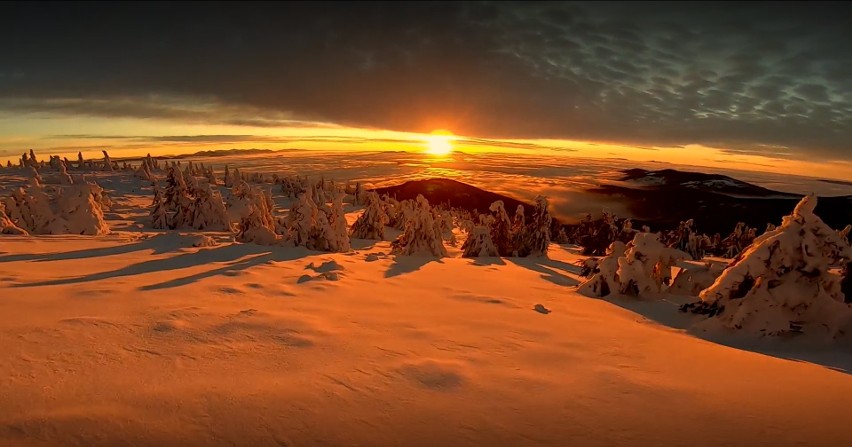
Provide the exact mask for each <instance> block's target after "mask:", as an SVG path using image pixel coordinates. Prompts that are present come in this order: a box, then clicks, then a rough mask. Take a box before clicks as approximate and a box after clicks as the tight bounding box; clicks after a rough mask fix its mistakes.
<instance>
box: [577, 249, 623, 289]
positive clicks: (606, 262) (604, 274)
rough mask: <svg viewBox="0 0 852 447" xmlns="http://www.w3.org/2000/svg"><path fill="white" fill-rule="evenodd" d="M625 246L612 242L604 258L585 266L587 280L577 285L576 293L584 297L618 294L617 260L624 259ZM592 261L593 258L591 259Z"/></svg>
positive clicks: (619, 285)
mask: <svg viewBox="0 0 852 447" xmlns="http://www.w3.org/2000/svg"><path fill="white" fill-rule="evenodd" d="M626 251H627V246H626V245H625V244H624V242H621V241H614V242H612V243H611V244H609V247H608V248H607V250H606V256H605V257H604V258H603V259H598V260H597V261H596V262H592V263H588V264H586V267H587V268H588V270H589V271H588V272H586V273H588V274H589V276H590V277H589V279H588V280H586V281H585V282H583V283H582V284H580V285H579V287H578V288H577V291H578V292H580V293H582V294H583V295H586V296H596V297H603V296H608V295H610V294H612V293H620V291H621V281H620V279H619V277H618V260H619V258H622V257H624V253H625V252H626ZM593 259H594V258H593Z"/></svg>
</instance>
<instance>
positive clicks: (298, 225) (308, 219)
mask: <svg viewBox="0 0 852 447" xmlns="http://www.w3.org/2000/svg"><path fill="white" fill-rule="evenodd" d="M318 213H319V210H318V209H317V206H316V204H315V203H314V201H313V199H311V195H310V194H308V193H302V194H299V197H298V198H297V199H296V202H295V203H293V205H292V206H291V207H290V212H289V213H288V214H287V218H286V219H285V221H284V222H285V227H286V229H287V234H286V237H287V240H288V241H290V242H291V243H292V244H293V245H295V246H308V245H310V244H311V239H312V236H313V234H314V233H315V230H314V227H315V226H316V222H317V214H318Z"/></svg>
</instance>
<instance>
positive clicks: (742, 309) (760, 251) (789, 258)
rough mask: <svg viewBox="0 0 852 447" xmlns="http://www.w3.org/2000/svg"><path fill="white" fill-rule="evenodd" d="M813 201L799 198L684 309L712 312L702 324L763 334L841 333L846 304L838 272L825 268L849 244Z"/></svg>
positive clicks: (844, 258) (847, 256)
mask: <svg viewBox="0 0 852 447" xmlns="http://www.w3.org/2000/svg"><path fill="white" fill-rule="evenodd" d="M816 203H817V199H816V197H815V196H813V195H811V196H807V197H804V198H803V199H802V200H801V201H800V202H799V204H798V205H796V208H795V209H794V210H793V213H792V214H791V215H789V216H785V217H784V219H783V220H782V223H781V226H779V227H778V228H776V229H775V230H773V231H770V232H767V233H765V234H763V235H761V236H760V237H758V238H756V239H755V240H754V242H753V243H752V244H751V245H750V246H748V247H746V249H745V250H744V251H743V252H742V253H740V254H739V255H738V256H737V257H736V258H735V259H734V260H733V261H732V262H731V264H730V265H729V266H728V267H727V268H726V269H725V270H724V271H723V272H722V274H721V276H719V278H718V279H716V281H715V282H714V283H713V285H711V286H710V287H708V288H707V289H705V290H704V291H702V292H701V294H700V298H701V302H700V303H698V304H697V305H691V306H685V308H684V310H692V311H693V312H697V313H706V314H709V315H712V318H710V319H709V320H708V321H707V322H706V323H705V324H707V325H713V324H721V325H722V326H724V327H727V328H733V329H742V330H744V331H748V332H752V333H756V334H763V335H780V334H786V333H791V332H812V333H823V334H827V335H829V336H836V335H838V334H839V333H840V332H842V331H843V329H844V327H846V326H847V325H848V324H849V321H850V318H852V308H850V306H849V305H848V304H846V303H844V295H843V293H842V291H841V277H840V275H837V274H835V273H833V272H830V271H829V268H830V267H832V266H839V265H842V263H845V262H849V260H852V248H850V246H849V244H847V243H846V242H845V241H844V240H843V239H842V238H841V237H840V235H839V234H838V233H837V232H836V231H834V230H832V229H831V228H829V227H828V226H827V225H826V224H825V223H823V221H822V220H821V219H820V218H819V217H817V216H816V215H815V214H814V208H815V207H816Z"/></svg>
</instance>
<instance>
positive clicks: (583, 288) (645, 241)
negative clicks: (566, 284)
mask: <svg viewBox="0 0 852 447" xmlns="http://www.w3.org/2000/svg"><path fill="white" fill-rule="evenodd" d="M687 257H689V255H687V254H686V253H684V252H682V251H680V250H677V249H674V248H669V247H666V246H665V245H663V244H662V243H661V242H660V240H659V236H658V235H657V234H656V233H637V234H636V235H635V236H634V237H633V240H632V241H631V242H630V243H629V244H627V245H626V246H625V245H624V244H623V243H622V242H621V241H614V242H613V243H612V244H610V247H609V248H608V249H607V256H606V257H604V258H603V259H601V260H600V261H599V263H598V265H597V267H596V270H598V271H597V272H595V274H594V275H593V276H592V277H591V278H590V279H589V280H587V281H586V282H584V283H583V284H581V285H580V287H579V291H580V292H581V293H584V294H587V295H591V296H606V294H609V293H619V294H622V295H632V296H642V297H653V296H656V295H658V294H659V293H661V292H662V291H663V290H664V287H665V286H666V285H668V284H669V283H670V281H671V267H672V266H673V265H675V263H676V262H677V261H679V260H682V259H684V258H687Z"/></svg>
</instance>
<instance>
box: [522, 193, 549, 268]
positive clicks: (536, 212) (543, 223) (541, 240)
mask: <svg viewBox="0 0 852 447" xmlns="http://www.w3.org/2000/svg"><path fill="white" fill-rule="evenodd" d="M547 206H548V203H547V198H546V197H544V196H537V197H536V198H535V208H533V214H532V216H531V219H530V227H529V230H528V236H527V241H528V243H527V246H528V247H529V250H530V256H547V248H548V246H549V245H550V224H551V221H552V219H551V217H550V212H549V211H548V210H547Z"/></svg>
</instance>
